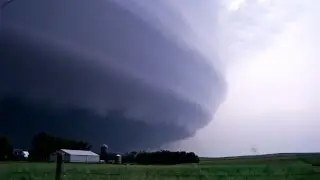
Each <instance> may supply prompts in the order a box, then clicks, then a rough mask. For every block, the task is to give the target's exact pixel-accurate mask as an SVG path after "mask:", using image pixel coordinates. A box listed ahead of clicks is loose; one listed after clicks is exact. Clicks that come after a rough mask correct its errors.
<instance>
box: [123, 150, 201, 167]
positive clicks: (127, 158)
mask: <svg viewBox="0 0 320 180" xmlns="http://www.w3.org/2000/svg"><path fill="white" fill-rule="evenodd" d="M123 162H124V163H132V162H134V163H137V164H159V165H161V164H163V165H165V164H182V163H199V157H198V156H197V155H196V154H195V153H193V152H189V153H187V152H184V151H181V152H171V151H157V152H144V151H142V152H139V153H127V154H125V155H124V156H123Z"/></svg>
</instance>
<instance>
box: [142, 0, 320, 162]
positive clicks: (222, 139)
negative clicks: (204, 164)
mask: <svg viewBox="0 0 320 180" xmlns="http://www.w3.org/2000/svg"><path fill="white" fill-rule="evenodd" d="M164 2H165V3H164V5H163V7H165V6H167V7H170V8H164V9H167V10H168V9H171V11H174V12H177V11H179V12H180V13H179V15H180V16H182V17H183V19H184V20H185V21H186V22H187V23H188V24H189V27H190V29H189V30H190V31H189V32H188V31H187V30H184V33H180V38H181V39H183V40H184V41H185V42H187V43H188V42H189V43H190V44H191V42H193V44H192V45H190V46H195V47H197V49H198V50H199V51H200V52H202V53H203V54H205V55H207V57H209V59H210V60H211V61H212V62H213V64H215V65H216V66H217V65H219V70H220V71H221V72H223V74H224V75H225V78H226V81H227V84H228V94H227V98H226V101H225V102H224V103H223V104H222V105H221V106H220V108H219V110H218V112H217V114H216V116H215V118H214V120H213V121H212V122H211V124H210V125H209V126H207V127H205V128H204V129H202V130H199V131H198V133H197V135H196V136H195V137H193V138H189V139H188V140H184V141H182V142H180V143H174V145H171V146H173V148H177V149H179V148H183V149H185V148H187V149H189V150H193V151H196V152H198V153H200V154H201V155H204V156H234V155H245V154H252V153H253V154H255V153H277V152H314V151H320V145H319V144H318V143H316V142H319V140H320V139H319V138H320V134H319V133H320V132H319V131H318V130H317V129H319V128H320V122H319V118H320V113H319V109H320V95H319V93H318V92H320V79H319V78H318V77H320V74H319V71H318V70H319V68H320V62H319V60H318V58H319V57H320V55H319V51H318V48H319V47H320V44H319V42H320V41H319V40H320V39H319V35H318V33H317V32H318V30H319V27H320V26H319V25H320V23H318V22H317V19H318V18H319V13H318V11H317V10H316V9H317V8H316V7H320V3H319V2H318V1H316V0H306V1H305V0H304V1H302V0H301V1H299V0H295V1H294V0H234V1H229V2H228V3H226V1H223V3H213V2H212V1H210V0H208V1H201V3H199V4H196V3H195V2H194V1H193V2H192V1H185V3H184V4H183V5H182V4H180V5H181V6H179V7H178V6H176V5H175V2H176V1H170V2H169V1H164ZM197 3H198V1H197ZM145 7H147V8H151V9H152V8H153V7H151V5H150V6H148V4H145ZM191 7H192V8H191ZM210 9H212V10H215V11H214V12H215V13H212V12H211V11H210ZM159 12H160V11H159ZM161 12H162V13H163V12H164V11H161ZM158 18H159V19H161V18H163V19H166V18H165V13H163V14H158ZM167 21H170V20H168V19H167ZM164 24H166V23H164ZM172 24H174V23H173V22H167V25H168V27H167V28H168V29H174V30H176V31H178V30H179V28H178V27H177V28H176V27H175V26H174V25H172ZM210 30H211V31H210ZM176 34H179V32H177V33H176ZM184 35H185V36H184ZM187 35H188V36H189V37H186V36H187ZM190 36H191V37H190ZM191 39H192V40H191ZM194 40H195V41H194ZM217 42H218V46H217ZM221 69H222V70H221ZM252 148H256V149H257V152H252Z"/></svg>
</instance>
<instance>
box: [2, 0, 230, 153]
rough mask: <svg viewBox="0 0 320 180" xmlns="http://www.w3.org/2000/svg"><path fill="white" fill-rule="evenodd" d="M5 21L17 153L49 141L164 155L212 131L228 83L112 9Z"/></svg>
mask: <svg viewBox="0 0 320 180" xmlns="http://www.w3.org/2000/svg"><path fill="white" fill-rule="evenodd" d="M57 12H59V13H57ZM3 15H4V16H3V20H4V21H3V24H4V25H5V26H4V27H5V29H3V30H2V36H1V49H0V51H1V62H0V87H1V89H0V93H1V97H2V101H1V106H0V108H1V109H0V110H1V111H0V115H1V120H2V121H3V122H4V123H5V124H6V125H7V126H6V128H4V127H1V131H0V132H5V134H9V135H11V136H12V137H14V138H13V139H15V141H16V142H17V143H18V142H19V143H20V142H22V141H23V140H24V141H25V139H28V138H27V137H28V136H29V137H30V136H31V135H33V134H34V133H36V132H39V131H47V132H51V133H52V134H56V135H63V136H66V137H72V138H83V139H87V140H90V142H92V143H93V144H94V145H96V144H98V143H107V144H109V145H110V146H111V147H114V149H116V150H128V149H130V148H149V147H150V148H152V147H159V146H160V145H161V144H163V143H165V142H169V141H174V140H178V139H182V138H185V137H188V136H190V135H192V134H193V133H194V132H195V131H196V130H197V129H198V128H201V127H203V126H205V125H206V124H207V123H208V122H209V121H210V120H211V118H212V115H213V114H214V112H215V110H216V108H217V107H218V105H219V104H220V103H221V100H222V96H223V90H224V86H223V81H222V80H221V79H220V78H219V77H218V75H217V74H216V73H215V71H214V69H213V68H212V67H210V66H209V65H208V64H206V63H205V60H204V59H203V57H202V56H200V55H199V54H197V53H196V52H194V51H191V50H186V49H184V48H183V47H181V46H178V45H177V44H175V43H174V41H170V40H168V39H166V38H165V37H164V36H162V35H161V33H159V32H157V31H156V30H155V29H153V28H152V27H150V25H148V24H146V23H145V22H143V21H142V20H141V19H139V18H136V17H134V16H133V15H132V14H130V13H129V12H127V11H125V10H123V9H121V8H120V7H118V6H117V5H115V4H113V3H110V2H109V1H94V2H93V1H90V2H89V1H84V0H77V1H75V0H70V1H47V0H41V1H40V0H34V1H21V2H19V3H18V2H16V3H14V4H12V6H8V7H7V8H6V9H5V11H4V12H3ZM114 110H116V111H119V112H118V113H117V114H118V115H112V114H111V115H110V111H112V112H113V111H114ZM113 114H115V113H113ZM15 122H16V123H18V124H23V126H20V127H18V126H17V124H15ZM15 127H16V128H15ZM22 134H24V136H23V137H22V136H21V135H22Z"/></svg>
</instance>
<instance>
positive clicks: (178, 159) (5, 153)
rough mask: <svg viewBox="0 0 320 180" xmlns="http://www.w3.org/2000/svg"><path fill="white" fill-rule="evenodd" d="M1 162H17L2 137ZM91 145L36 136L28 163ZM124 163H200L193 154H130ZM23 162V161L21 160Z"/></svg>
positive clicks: (110, 155) (111, 156)
mask: <svg viewBox="0 0 320 180" xmlns="http://www.w3.org/2000/svg"><path fill="white" fill-rule="evenodd" d="M0 146H1V148H0V161H4V160H8V161H12V160H17V159H16V158H15V157H14V156H13V147H12V145H11V144H10V140H9V139H8V138H6V137H0ZM91 147H92V146H91V145H90V144H89V143H88V142H85V141H77V140H71V139H66V138H61V137H55V136H51V135H49V134H47V133H44V132H42V133H39V134H37V135H35V136H34V137H33V138H32V140H31V143H30V148H29V149H28V151H29V156H28V161H48V158H49V156H50V154H51V153H53V152H55V151H57V150H60V149H75V150H91ZM100 158H101V160H105V161H108V160H116V154H115V153H108V154H106V155H102V154H101V156H100ZM121 159H122V163H127V164H128V163H129V164H145V165H151V164H159V165H161V164H163V165H165V164H181V163H198V162H199V157H198V156H197V155H196V154H195V153H193V152H185V151H178V152H171V151H164V150H162V151H156V152H145V151H141V152H130V153H125V154H124V155H122V158H121ZM20 160H21V159H20Z"/></svg>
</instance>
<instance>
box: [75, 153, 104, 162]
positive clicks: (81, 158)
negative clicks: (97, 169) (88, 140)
mask: <svg viewBox="0 0 320 180" xmlns="http://www.w3.org/2000/svg"><path fill="white" fill-rule="evenodd" d="M99 161H100V157H99V156H84V155H70V162H85V163H98V162H99Z"/></svg>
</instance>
